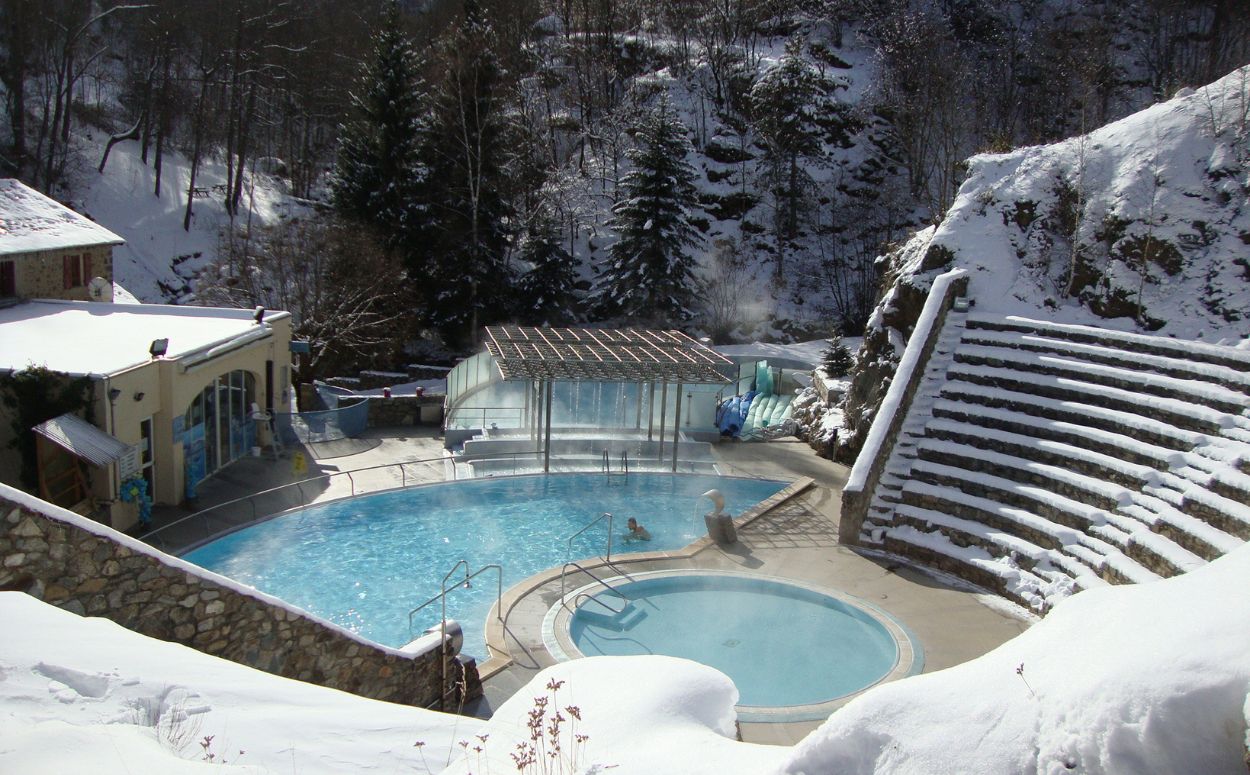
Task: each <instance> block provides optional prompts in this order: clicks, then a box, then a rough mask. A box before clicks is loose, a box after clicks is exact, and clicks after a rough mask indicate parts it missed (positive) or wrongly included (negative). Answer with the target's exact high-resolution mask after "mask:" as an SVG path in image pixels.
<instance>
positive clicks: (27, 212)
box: [0, 178, 123, 302]
mask: <svg viewBox="0 0 1250 775" xmlns="http://www.w3.org/2000/svg"><path fill="white" fill-rule="evenodd" d="M122 242H123V240H122V238H121V237H119V236H117V235H116V234H114V233H113V232H111V231H109V230H108V229H106V228H104V227H103V226H100V225H99V224H97V223H94V222H93V221H91V220H90V219H88V218H86V217H84V216H82V215H80V214H78V213H76V212H74V211H73V210H71V209H69V208H68V207H65V206H64V205H62V204H60V203H59V202H56V201H54V200H52V199H49V198H48V197H46V196H44V195H43V194H41V193H39V192H38V191H36V190H34V189H33V188H30V187H29V186H26V185H25V184H23V183H22V182H21V181H19V180H14V179H11V178H9V179H0V302H2V301H3V300H5V299H74V300H82V301H86V300H92V301H112V300H113V246H114V245H120V244H122ZM97 278H98V279H97Z"/></svg>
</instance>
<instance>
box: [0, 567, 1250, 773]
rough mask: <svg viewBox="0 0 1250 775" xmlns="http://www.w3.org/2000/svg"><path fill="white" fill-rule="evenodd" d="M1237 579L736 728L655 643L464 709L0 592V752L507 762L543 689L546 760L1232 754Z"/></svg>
mask: <svg viewBox="0 0 1250 775" xmlns="http://www.w3.org/2000/svg"><path fill="white" fill-rule="evenodd" d="M1247 584H1250V547H1243V548H1241V549H1239V550H1237V551H1235V552H1232V553H1231V554H1229V555H1227V556H1226V557H1224V558H1222V559H1220V560H1216V561H1215V562H1213V563H1211V564H1210V565H1208V566H1206V567H1204V568H1200V569H1198V570H1196V571H1194V572H1192V573H1189V574H1186V575H1184V576H1180V577H1177V578H1175V579H1170V580H1166V581H1161V582H1155V583H1151V584H1140V585H1129V586H1119V587H1105V588H1101V589H1096V590H1091V591H1086V592H1081V593H1079V594H1077V595H1074V596H1073V597H1071V598H1069V599H1067V600H1065V601H1064V602H1062V603H1060V604H1059V605H1058V606H1057V607H1056V608H1055V609H1054V611H1053V612H1052V613H1051V614H1050V615H1049V616H1048V617H1047V618H1046V619H1044V620H1043V621H1041V622H1039V623H1038V624H1036V625H1035V626H1034V627H1033V628H1032V629H1030V630H1029V631H1028V632H1026V633H1024V634H1023V635H1020V636H1019V637H1017V638H1015V639H1013V640H1011V641H1009V642H1007V643H1005V644H1003V645H1002V646H1000V647H999V648H997V649H995V650H994V651H992V652H990V653H989V654H986V655H985V656H983V657H981V658H979V659H976V660H973V661H971V662H968V663H966V664H964V665H960V666H958V667H954V668H950V669H948V670H943V671H940V672H937V673H931V674H927V675H921V676H916V677H913V678H909V679H905V680H903V681H899V682H896V683H893V684H887V685H884V686H881V687H878V688H876V689H873V690H871V691H869V692H867V693H865V694H864V695H862V696H861V697H860V698H858V699H856V700H855V701H853V702H852V703H850V704H849V705H847V706H846V707H845V708H843V709H842V710H840V711H838V712H836V713H835V714H834V715H833V716H832V717H830V719H829V720H828V721H827V722H826V723H825V724H824V725H823V726H822V727H821V728H819V729H818V730H817V731H815V732H813V733H812V734H811V735H809V736H808V738H807V739H805V740H804V741H802V742H801V743H800V744H799V745H797V746H795V747H794V748H785V747H767V746H758V745H750V744H745V743H738V742H736V741H735V740H734V739H733V733H734V717H733V706H734V703H735V701H736V700H737V691H736V690H735V689H734V688H733V685H732V684H731V683H730V681H729V680H728V679H727V678H725V677H724V676H723V675H721V674H720V673H718V672H716V671H714V670H712V669H710V668H706V667H703V666H701V665H697V664H695V663H691V662H685V661H682V660H677V659H671V658H667V657H629V658H597V659H586V660H580V661H577V662H572V663H565V664H561V665H558V666H556V667H553V668H551V669H549V670H547V671H544V672H543V673H540V674H539V675H538V676H537V677H536V678H535V679H534V681H533V682H531V684H530V685H528V686H527V687H525V688H523V689H522V690H521V691H520V692H518V693H517V695H516V696H515V697H514V698H513V699H512V700H510V701H509V702H507V703H505V704H504V705H503V706H502V707H501V708H500V709H499V711H498V712H497V713H496V714H495V716H494V717H493V718H492V719H491V720H490V721H488V722H480V721H475V720H471V719H465V718H461V717H456V716H449V715H443V714H439V713H435V712H432V711H423V710H418V709H413V708H408V707H402V706H398V705H388V704H386V703H380V702H376V701H373V700H365V699H361V698H358V697H354V696H352V695H348V694H344V693H342V692H337V691H333V690H329V689H322V688H319V687H315V686H311V685H308V684H301V683H299V682H296V681H290V680H287V679H283V678H277V677H274V676H270V675H267V674H264V673H259V672H256V671H254V670H251V669H249V668H244V667H240V666H238V665H235V664H233V663H230V662H225V661H221V660H217V659H214V658H212V657H208V656H205V655H203V654H200V653H199V652H196V651H192V650H190V649H187V648H184V647H182V646H177V645H173V644H169V643H163V642H160V641H155V640H151V639H148V638H145V637H143V636H140V635H137V634H134V633H132V632H130V631H128V630H125V629H123V628H121V627H118V626H117V625H114V624H113V623H111V622H108V621H105V620H100V619H84V618H79V617H77V616H75V615H73V614H70V613H66V612H64V611H61V610H59V609H56V608H53V607H51V606H48V605H45V604H43V603H40V602H38V601H36V600H34V599H33V598H30V597H27V596H25V595H22V594H20V593H15V592H7V593H0V618H3V620H4V622H5V628H6V630H7V631H8V632H10V633H19V632H20V633H22V636H21V637H20V638H17V637H11V636H10V637H7V638H5V639H4V641H3V642H0V770H3V771H4V772H6V773H14V775H18V774H21V773H45V772H92V773H106V774H107V773H134V772H169V773H176V772H192V771H195V772H198V771H201V768H202V766H203V762H204V761H205V759H206V756H207V755H208V754H212V755H213V763H214V764H225V765H227V767H228V768H233V769H236V770H238V771H243V772H298V773H305V774H307V773H321V772H325V773H331V772H333V773H339V772H370V771H376V772H396V771H408V772H418V773H421V772H426V773H432V772H441V771H447V772H451V773H467V772H475V773H483V772H490V771H495V772H508V771H514V770H517V769H518V767H516V765H515V764H514V761H513V759H512V757H511V754H512V753H517V752H523V751H524V747H525V746H527V745H528V744H530V743H535V744H536V745H538V744H540V741H545V744H546V745H550V743H551V741H552V739H553V738H552V737H551V735H550V733H549V732H547V731H539V732H538V733H536V734H537V739H536V738H535V737H534V733H531V731H530V727H529V721H530V719H531V718H532V716H531V713H532V712H533V711H534V710H535V709H536V707H538V703H539V702H542V700H537V701H536V699H535V698H544V697H546V698H548V699H547V700H546V703H547V704H546V709H545V712H541V713H540V714H539V719H540V721H539V726H540V727H541V730H548V729H550V722H551V721H552V720H553V718H554V712H555V711H556V710H557V709H558V710H559V711H560V715H561V716H562V717H563V721H562V722H560V723H559V724H557V725H556V726H557V727H558V729H559V731H558V734H557V735H556V737H557V738H558V740H559V742H560V753H559V754H557V756H556V757H555V758H554V759H553V761H558V762H560V763H561V764H562V765H563V767H564V768H563V769H561V770H560V771H561V772H576V773H607V772H611V773H613V775H627V774H630V773H639V774H640V775H641V774H643V773H646V774H648V775H650V774H652V773H670V772H671V773H718V774H719V775H748V774H755V773H769V772H788V773H833V772H837V773H926V775H932V774H935V773H967V772H1038V773H1060V772H1082V773H1130V772H1131V773H1136V774H1138V775H1141V774H1143V773H1178V772H1193V773H1197V772H1202V773H1210V774H1212V775H1218V774H1219V773H1229V774H1230V775H1232V774H1233V773H1237V774H1238V775H1244V773H1245V765H1244V763H1243V758H1242V757H1243V755H1244V752H1245V748H1244V746H1245V744H1246V715H1247V711H1248V707H1247V706H1248V702H1247V691H1248V689H1250V650H1247V649H1246V648H1245V643H1246V634H1247V633H1250V596H1247V595H1244V594H1233V592H1235V591H1236V590H1244V589H1245V588H1246V586H1247ZM83 644H90V648H84V647H83ZM553 681H554V682H556V683H557V684H558V688H555V689H552V688H549V683H550V682H553ZM551 685H553V686H554V685H555V684H551ZM540 710H541V709H540ZM544 719H545V720H544ZM579 735H584V736H585V737H584V739H580V741H579V737H578V736H579ZM210 736H211V740H209V739H208V738H209V737H210ZM462 741H463V746H462V745H461V742H462ZM418 743H420V744H421V745H419V746H418V745H417V744H418ZM518 746H520V747H518ZM478 749H480V750H478ZM548 750H550V748H548ZM240 752H241V753H240ZM528 771H532V772H542V771H546V770H542V769H538V768H537V767H536V768H534V769H531V770H528Z"/></svg>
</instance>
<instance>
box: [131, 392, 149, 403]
mask: <svg viewBox="0 0 1250 775" xmlns="http://www.w3.org/2000/svg"><path fill="white" fill-rule="evenodd" d="M145 395H147V394H146V393H144V392H143V391H142V390H136V391H135V396H134V398H135V400H136V401H142V400H143V397H144V396H145Z"/></svg>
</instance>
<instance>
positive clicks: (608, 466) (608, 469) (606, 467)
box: [599, 449, 612, 474]
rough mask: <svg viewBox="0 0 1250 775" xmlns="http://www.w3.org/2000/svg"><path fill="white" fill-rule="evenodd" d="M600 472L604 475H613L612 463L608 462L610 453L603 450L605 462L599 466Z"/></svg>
mask: <svg viewBox="0 0 1250 775" xmlns="http://www.w3.org/2000/svg"><path fill="white" fill-rule="evenodd" d="M599 471H600V472H601V473H604V474H610V473H612V463H611V461H609V460H608V451H607V450H606V449H605V450H603V462H602V463H601V464H600V465H599Z"/></svg>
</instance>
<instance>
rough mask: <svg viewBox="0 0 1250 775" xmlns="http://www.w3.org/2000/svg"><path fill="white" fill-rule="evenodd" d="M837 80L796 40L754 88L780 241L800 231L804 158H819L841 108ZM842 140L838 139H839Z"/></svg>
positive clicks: (754, 110)
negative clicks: (805, 53) (806, 55)
mask: <svg viewBox="0 0 1250 775" xmlns="http://www.w3.org/2000/svg"><path fill="white" fill-rule="evenodd" d="M838 85H839V84H838V83H836V82H835V81H833V80H832V79H829V78H828V77H826V76H825V75H823V74H822V73H821V72H820V71H819V70H817V69H816V67H815V65H813V64H812V63H811V62H810V61H809V60H808V59H806V58H804V57H803V53H802V44H801V41H800V40H799V39H797V38H796V39H793V40H791V41H790V42H789V43H788V44H787V45H786V53H785V55H784V56H782V58H781V59H780V61H778V62H777V64H775V65H773V66H772V67H770V68H768V69H767V70H765V71H764V72H763V73H762V74H761V75H760V77H759V80H757V81H756V82H755V85H754V86H753V87H752V88H751V96H750V102H751V112H752V118H753V119H754V121H753V124H754V126H755V129H756V131H757V132H759V134H760V137H761V138H762V139H763V140H764V143H765V145H766V146H767V148H768V157H767V163H768V166H767V173H766V175H765V178H766V180H767V183H768V185H769V187H770V188H771V189H772V192H773V196H774V198H775V200H776V232H777V239H778V242H782V241H784V240H789V239H793V238H794V237H795V236H796V235H797V234H798V230H799V211H800V210H801V208H802V203H803V199H804V189H805V187H806V186H807V184H808V183H809V177H808V174H807V172H806V169H805V167H804V166H803V165H802V164H801V163H800V162H801V160H802V159H805V158H815V157H816V156H817V155H818V152H819V151H820V147H821V140H822V136H823V135H824V133H825V132H826V130H827V128H828V122H829V121H830V119H836V118H840V116H841V114H842V112H843V111H842V110H840V109H839V106H838V105H837V103H836V101H834V100H833V99H832V95H833V92H834V90H835V89H836V88H837V87H838ZM839 139H840V138H839ZM783 254H784V247H783V246H782V245H780V244H779V245H778V253H777V265H776V271H777V274H778V275H781V273H782V271H783V264H782V258H781V257H782V255H783Z"/></svg>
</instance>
